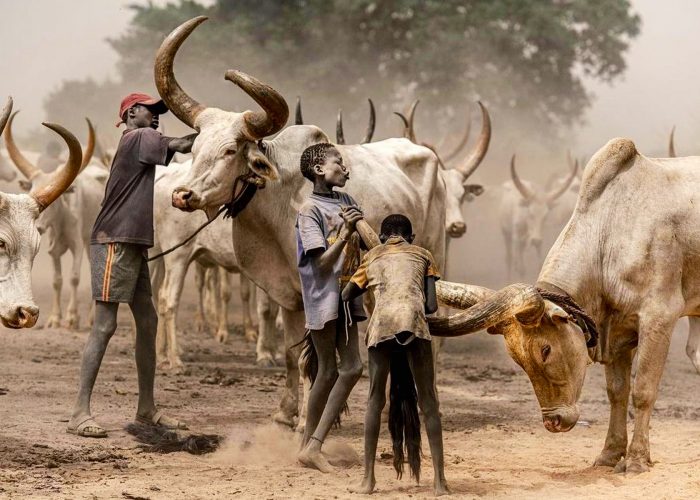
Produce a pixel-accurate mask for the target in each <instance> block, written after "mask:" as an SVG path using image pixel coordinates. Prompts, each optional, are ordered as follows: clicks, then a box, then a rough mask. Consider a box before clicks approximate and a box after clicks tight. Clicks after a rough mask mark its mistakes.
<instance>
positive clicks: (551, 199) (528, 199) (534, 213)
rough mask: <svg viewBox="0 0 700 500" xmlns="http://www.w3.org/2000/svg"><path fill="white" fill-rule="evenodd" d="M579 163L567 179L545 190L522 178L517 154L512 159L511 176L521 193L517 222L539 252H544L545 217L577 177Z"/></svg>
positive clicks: (516, 215) (528, 241) (574, 166)
mask: <svg viewBox="0 0 700 500" xmlns="http://www.w3.org/2000/svg"><path fill="white" fill-rule="evenodd" d="M577 171H578V163H575V164H574V165H573V168H572V169H571V172H570V174H569V176H568V177H566V179H565V180H564V181H563V182H561V183H558V185H557V186H555V187H554V188H553V189H552V190H551V191H545V190H543V189H542V188H541V187H540V186H537V185H536V184H534V183H532V182H526V181H523V180H521V179H520V177H519V176H518V173H517V171H516V170H515V155H513V156H512V157H511V159H510V176H511V178H512V179H513V184H515V187H516V188H517V190H518V192H519V193H520V195H521V198H520V201H519V206H518V210H517V213H516V214H515V217H516V221H515V222H516V224H517V225H519V226H521V227H524V228H526V231H527V243H528V244H530V245H532V246H533V247H534V248H535V250H536V251H537V254H538V255H540V256H541V254H542V234H543V226H544V221H545V218H546V217H547V214H548V213H549V211H550V210H551V209H552V207H553V206H554V204H555V203H556V201H557V198H559V197H560V196H561V195H563V194H564V193H565V192H566V191H567V190H568V189H569V187H570V186H571V183H572V182H573V181H574V179H575V178H576V172H577Z"/></svg>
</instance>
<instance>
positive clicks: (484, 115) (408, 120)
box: [394, 99, 491, 181]
mask: <svg viewBox="0 0 700 500" xmlns="http://www.w3.org/2000/svg"><path fill="white" fill-rule="evenodd" d="M419 102H420V100H419V99H416V100H415V101H413V104H411V107H410V109H409V111H408V115H404V114H403V113H398V112H396V111H395V112H394V114H395V115H396V116H398V117H399V118H400V119H401V121H402V122H403V125H404V130H403V137H404V138H406V139H408V140H410V141H411V142H414V143H417V142H416V133H415V130H414V127H413V123H414V119H415V113H416V106H418V103H419ZM477 104H478V105H479V109H481V132H480V133H479V137H478V139H477V141H476V144H475V145H474V148H473V149H472V151H471V152H470V153H469V155H468V156H467V157H466V158H465V160H464V161H463V162H461V163H459V164H457V165H455V167H454V169H455V170H457V171H458V172H460V173H461V174H462V177H463V179H464V181H466V180H467V179H468V178H469V177H470V176H471V175H472V174H473V173H474V171H475V170H476V169H477V168H478V166H479V165H480V164H481V162H482V161H483V159H484V157H485V156H486V153H487V152H488V149H489V144H490V142H491V117H490V115H489V112H488V110H487V109H486V107H485V106H484V105H483V104H482V103H481V101H477ZM470 132H471V116H470V115H468V120H467V128H466V132H465V134H464V136H463V137H462V140H461V141H460V143H459V144H458V145H457V147H456V148H455V149H454V150H453V151H452V152H451V153H450V154H449V155H447V156H445V161H449V160H450V159H452V158H454V157H455V156H457V154H459V152H460V151H461V149H462V148H463V147H464V145H465V144H466V143H467V141H468V139H469V134H470ZM420 144H421V145H422V146H425V147H427V148H429V149H431V150H432V151H433V152H434V153H435V154H436V155H437V156H438V159H439V160H440V163H441V164H442V160H441V159H440V156H439V155H438V153H437V151H436V149H435V147H434V146H432V145H430V144H427V143H424V142H422V143H420Z"/></svg>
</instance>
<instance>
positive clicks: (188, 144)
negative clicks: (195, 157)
mask: <svg viewBox="0 0 700 500" xmlns="http://www.w3.org/2000/svg"><path fill="white" fill-rule="evenodd" d="M198 135H199V132H197V133H195V134H190V135H186V136H185V137H173V138H172V139H170V142H169V143H168V149H169V150H170V151H171V152H173V153H182V154H187V153H189V152H191V151H192V144H193V143H194V140H195V139H196V138H197V136H198Z"/></svg>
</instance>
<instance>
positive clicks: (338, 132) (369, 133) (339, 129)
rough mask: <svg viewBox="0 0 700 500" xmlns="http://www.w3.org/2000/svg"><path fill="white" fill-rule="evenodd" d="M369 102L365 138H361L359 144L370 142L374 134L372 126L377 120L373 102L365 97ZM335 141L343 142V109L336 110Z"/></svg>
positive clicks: (337, 142) (373, 126)
mask: <svg viewBox="0 0 700 500" xmlns="http://www.w3.org/2000/svg"><path fill="white" fill-rule="evenodd" d="M367 101H368V102H369V122H368V123H367V130H366V132H365V138H364V139H362V142H361V143H360V144H367V143H368V142H372V137H373V136H374V128H375V125H376V121H377V116H376V112H375V110H374V103H373V102H372V99H367ZM335 143H336V144H341V145H342V144H345V134H344V133H343V110H342V109H339V110H338V118H337V120H336V123H335Z"/></svg>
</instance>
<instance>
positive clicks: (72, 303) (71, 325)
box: [66, 244, 83, 330]
mask: <svg viewBox="0 0 700 500" xmlns="http://www.w3.org/2000/svg"><path fill="white" fill-rule="evenodd" d="M72 253H73V266H72V267H71V273H70V297H69V299H68V308H67V309H66V328H68V329H69V330H77V329H78V328H79V326H80V316H78V285H79V284H80V268H81V267H82V264H83V245H82V244H80V245H77V246H76V248H75V249H74V250H73V252H72Z"/></svg>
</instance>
